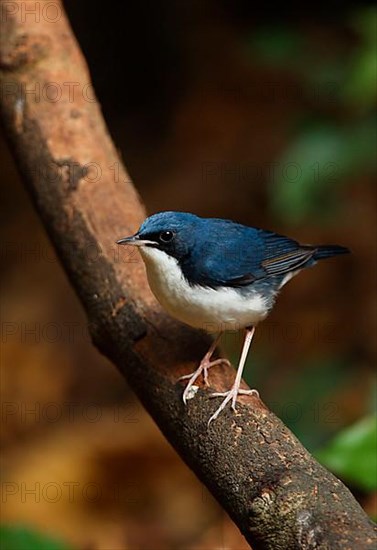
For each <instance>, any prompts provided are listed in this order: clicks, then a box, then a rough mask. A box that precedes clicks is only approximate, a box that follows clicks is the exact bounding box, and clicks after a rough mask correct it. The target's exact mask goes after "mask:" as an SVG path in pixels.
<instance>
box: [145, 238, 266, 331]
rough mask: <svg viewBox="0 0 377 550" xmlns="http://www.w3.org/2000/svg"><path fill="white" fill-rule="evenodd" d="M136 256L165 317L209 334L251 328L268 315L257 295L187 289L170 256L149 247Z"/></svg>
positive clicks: (181, 274) (190, 287) (246, 292)
mask: <svg viewBox="0 0 377 550" xmlns="http://www.w3.org/2000/svg"><path fill="white" fill-rule="evenodd" d="M140 252H141V255H142V258H143V260H144V262H145V265H146V268H147V275H148V281H149V285H150V287H151V289H152V292H153V293H154V295H155V296H156V298H157V299H158V301H159V302H160V303H161V305H162V306H163V307H164V308H165V309H166V310H167V311H168V313H170V314H171V315H172V316H173V317H176V318H177V319H179V320H180V321H183V322H184V323H186V324H188V325H191V326H193V327H197V328H201V329H203V330H207V331H209V332H215V331H221V330H234V329H239V328H243V327H247V326H251V325H255V324H257V323H258V322H259V321H261V320H263V319H264V318H265V317H266V316H267V314H268V308H267V304H266V300H265V299H264V298H263V296H262V295H261V294H259V293H256V292H253V291H252V290H250V291H248V290H246V291H245V290H244V291H242V292H240V291H239V290H237V289H234V288H224V287H221V288H217V289H213V288H209V287H202V286H200V285H190V284H189V283H188V282H187V280H186V279H185V277H184V276H183V273H182V271H181V268H180V266H179V264H178V261H177V260H176V259H175V258H173V257H172V256H169V255H168V254H166V253H165V252H163V251H162V250H158V249H157V248H151V247H143V248H140Z"/></svg>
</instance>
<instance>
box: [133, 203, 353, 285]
mask: <svg viewBox="0 0 377 550" xmlns="http://www.w3.org/2000/svg"><path fill="white" fill-rule="evenodd" d="M166 230H170V231H174V233H175V239H174V243H173V244H172V245H170V246H169V250H168V253H169V254H171V255H172V256H174V257H175V258H176V259H177V260H178V262H179V264H180V266H181V269H182V271H183V274H184V276H185V277H186V279H187V280H188V281H189V282H190V283H192V284H201V285H206V286H210V287H213V288H216V287H219V286H234V287H240V286H247V285H249V284H251V283H253V282H255V281H258V280H259V281H263V280H265V279H269V280H270V281H271V283H272V282H273V283H274V286H275V284H276V286H277V287H278V286H279V284H280V282H281V281H282V280H283V279H284V277H285V276H286V274H287V273H290V272H293V271H295V270H298V269H302V268H303V267H309V266H310V265H313V264H314V263H315V261H316V260H317V259H321V258H325V257H329V256H332V255H335V254H340V253H345V252H347V249H345V248H343V247H338V246H328V247H314V246H307V245H300V244H299V243H298V242H297V241H295V240H293V239H290V238H288V237H285V236H283V235H279V234H277V233H274V232H272V231H266V230H263V229H259V228H255V227H248V226H245V225H241V224H239V223H235V222H233V221H230V220H223V219H218V218H200V217H198V216H195V215H194V214H190V213H185V212H160V213H158V214H154V215H153V216H151V217H150V218H147V220H146V221H145V222H144V224H143V225H142V226H141V228H140V231H139V233H140V235H144V236H148V235H152V234H153V235H155V234H157V233H158V232H160V231H166Z"/></svg>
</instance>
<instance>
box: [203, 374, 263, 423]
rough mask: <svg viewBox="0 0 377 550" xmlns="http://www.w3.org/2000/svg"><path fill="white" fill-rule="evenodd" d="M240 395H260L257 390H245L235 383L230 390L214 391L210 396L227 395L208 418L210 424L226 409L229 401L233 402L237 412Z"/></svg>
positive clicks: (233, 407)
mask: <svg viewBox="0 0 377 550" xmlns="http://www.w3.org/2000/svg"><path fill="white" fill-rule="evenodd" d="M239 395H255V396H256V397H259V393H258V391H257V390H243V389H241V388H240V387H239V386H238V387H237V385H236V384H234V385H233V386H232V388H231V389H230V390H228V391H224V392H215V393H212V394H211V395H210V397H225V399H224V400H223V402H222V403H221V405H220V407H219V408H218V409H217V410H216V412H215V413H214V414H213V415H212V416H211V418H210V419H209V420H208V426H209V425H210V423H211V422H212V420H215V419H216V418H217V417H218V416H219V414H220V413H221V411H223V410H224V409H225V407H226V406H227V404H228V403H229V401H231V402H232V405H231V407H232V409H233V410H234V412H237V409H236V402H237V397H238V396H239Z"/></svg>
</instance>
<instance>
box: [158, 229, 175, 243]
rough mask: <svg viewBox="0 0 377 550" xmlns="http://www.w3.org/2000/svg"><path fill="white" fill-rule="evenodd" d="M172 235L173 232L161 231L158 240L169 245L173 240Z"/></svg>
mask: <svg viewBox="0 0 377 550" xmlns="http://www.w3.org/2000/svg"><path fill="white" fill-rule="evenodd" d="M173 237H174V233H173V231H162V232H161V233H160V235H159V240H160V241H161V242H162V243H170V241H172V240H173Z"/></svg>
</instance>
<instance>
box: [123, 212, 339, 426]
mask: <svg viewBox="0 0 377 550" xmlns="http://www.w3.org/2000/svg"><path fill="white" fill-rule="evenodd" d="M118 244H129V245H134V246H138V247H140V252H141V255H142V258H143V260H144V262H145V265H146V268H147V274H148V281H149V284H150V287H151V289H152V291H153V292H154V294H155V295H156V297H157V299H158V300H159V301H160V303H161V304H162V305H163V307H165V309H166V310H167V311H168V312H169V313H170V314H171V315H173V316H175V317H176V318H178V319H180V320H181V321H183V322H185V323H187V324H189V325H192V326H194V327H199V328H203V329H205V330H211V331H213V330H214V328H216V327H217V331H218V332H219V334H221V333H222V332H223V331H224V330H229V329H232V330H234V328H246V337H245V342H244V346H243V350H242V354H241V358H240V362H239V365H238V369H237V374H236V378H235V381H234V384H233V386H232V388H231V389H230V390H229V391H227V392H224V393H215V394H213V395H214V396H223V397H224V398H225V399H224V400H223V402H222V403H221V405H220V407H219V408H218V409H217V410H216V411H215V413H214V414H213V415H212V416H211V418H210V420H209V421H211V420H214V419H215V418H217V416H218V415H219V414H220V412H221V411H222V410H223V409H224V408H225V406H226V405H227V403H229V402H231V404H232V408H233V409H234V410H236V401H237V397H238V395H240V394H246V395H250V394H253V392H254V393H255V390H245V389H242V388H241V387H240V383H241V377H242V372H243V368H244V365H245V361H246V357H247V353H248V350H249V346H250V343H251V340H252V338H253V335H254V331H255V327H256V325H257V324H258V323H259V322H260V321H262V320H263V319H265V318H266V316H267V315H268V313H269V311H270V310H271V308H272V307H273V305H274V302H275V299H276V296H277V294H278V292H279V290H280V289H281V287H282V286H283V285H284V284H285V283H286V282H288V281H289V280H290V279H291V278H292V277H293V276H294V275H296V274H297V273H298V272H299V271H301V269H304V268H306V267H311V266H312V265H314V264H315V263H316V262H317V260H322V259H325V258H329V257H331V256H335V255H338V254H345V253H347V252H349V251H348V249H347V248H344V247H342V246H337V245H329V246H324V245H320V246H312V245H302V244H299V243H298V242H297V241H295V240H293V239H290V238H288V237H285V236H283V235H279V234H277V233H274V232H272V231H265V230H263V229H258V228H255V227H247V226H245V225H241V224H239V223H235V222H232V221H230V220H221V219H217V218H200V217H198V216H195V215H194V214H189V213H185V212H160V213H159V214H154V215H153V216H151V217H149V218H147V219H146V220H145V222H144V223H143V224H142V226H141V227H140V229H139V231H138V232H137V233H136V235H132V236H131V237H126V238H124V239H120V240H119V241H118ZM218 340H219V337H218V338H217V339H216V340H215V341H214V343H213V344H212V345H211V347H210V349H209V351H208V353H207V354H206V355H205V356H204V358H203V359H202V361H201V363H200V365H199V367H198V368H197V370H196V371H195V372H193V373H191V374H189V375H187V376H184V377H183V378H188V379H189V382H188V384H187V386H186V388H185V390H184V392H183V401H184V402H185V403H186V402H187V400H188V399H190V398H191V397H192V392H193V390H194V387H195V386H194V384H195V383H196V381H197V379H198V378H199V377H200V376H201V375H203V376H204V382H205V384H206V385H208V369H209V368H210V367H212V366H214V365H217V364H219V363H221V362H226V360H224V359H215V360H212V355H213V353H214V351H215V348H216V345H217V342H218ZM194 393H195V392H194Z"/></svg>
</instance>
